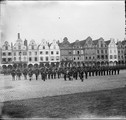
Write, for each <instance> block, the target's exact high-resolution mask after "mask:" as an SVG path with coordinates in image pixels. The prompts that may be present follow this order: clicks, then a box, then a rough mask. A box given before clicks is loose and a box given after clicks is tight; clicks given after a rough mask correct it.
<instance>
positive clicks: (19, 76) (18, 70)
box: [17, 69, 21, 80]
mask: <svg viewBox="0 0 126 120" xmlns="http://www.w3.org/2000/svg"><path fill="white" fill-rule="evenodd" d="M17 76H18V80H21V70H20V69H17Z"/></svg>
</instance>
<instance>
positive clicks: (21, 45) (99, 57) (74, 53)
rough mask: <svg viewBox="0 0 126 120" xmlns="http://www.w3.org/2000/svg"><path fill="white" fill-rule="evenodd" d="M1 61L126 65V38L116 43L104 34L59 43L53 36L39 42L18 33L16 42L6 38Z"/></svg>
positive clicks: (64, 40) (6, 62) (3, 62)
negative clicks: (24, 37)
mask: <svg viewBox="0 0 126 120" xmlns="http://www.w3.org/2000/svg"><path fill="white" fill-rule="evenodd" d="M1 56H2V59H1V64H2V65H3V64H13V63H20V62H23V63H27V64H39V63H47V62H48V63H52V62H54V63H56V62H60V61H61V62H72V63H73V62H74V63H84V64H85V65H116V64H119V65H124V64H125V63H126V40H123V41H118V42H117V43H115V40H114V39H110V40H107V41H105V40H104V39H103V38H99V39H97V40H92V38H91V37H88V38H86V39H85V40H76V41H75V42H73V43H70V42H69V40H68V38H67V37H64V39H63V42H61V43H59V42H57V41H56V40H53V42H52V43H48V42H47V41H46V40H44V39H43V40H42V41H41V43H40V44H39V45H37V44H36V42H35V41H34V40H31V41H30V42H29V44H28V43H27V40H24V41H23V40H22V39H21V38H20V34H19V33H18V39H17V40H16V43H15V44H14V45H13V44H12V43H11V45H10V44H9V43H8V42H7V41H5V42H4V45H3V46H2V49H1Z"/></svg>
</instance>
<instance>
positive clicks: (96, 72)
mask: <svg viewBox="0 0 126 120" xmlns="http://www.w3.org/2000/svg"><path fill="white" fill-rule="evenodd" d="M5 72H6V71H5ZM10 73H11V75H12V80H21V76H22V75H23V76H24V79H25V80H27V77H29V80H30V81H31V80H32V79H33V75H34V76H35V79H36V80H38V78H39V76H40V77H41V79H42V80H43V81H46V80H47V79H60V78H61V77H63V78H64V81H71V80H72V81H73V80H81V81H82V82H83V81H84V79H88V78H89V77H91V76H93V77H94V76H105V75H118V74H120V68H119V67H117V66H107V67H105V66H101V67H99V66H98V67H96V66H95V67H85V66H72V67H52V66H51V67H45V66H43V67H40V68H38V67H36V68H27V67H26V68H23V69H22V68H20V67H18V68H16V69H15V68H12V70H11V71H10Z"/></svg>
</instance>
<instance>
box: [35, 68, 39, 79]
mask: <svg viewBox="0 0 126 120" xmlns="http://www.w3.org/2000/svg"><path fill="white" fill-rule="evenodd" d="M34 74H35V77H36V80H38V76H39V69H38V68H36V69H35V70H34Z"/></svg>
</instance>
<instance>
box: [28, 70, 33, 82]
mask: <svg viewBox="0 0 126 120" xmlns="http://www.w3.org/2000/svg"><path fill="white" fill-rule="evenodd" d="M28 75H29V80H30V81H31V80H32V76H33V71H32V69H29V71H28Z"/></svg>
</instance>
